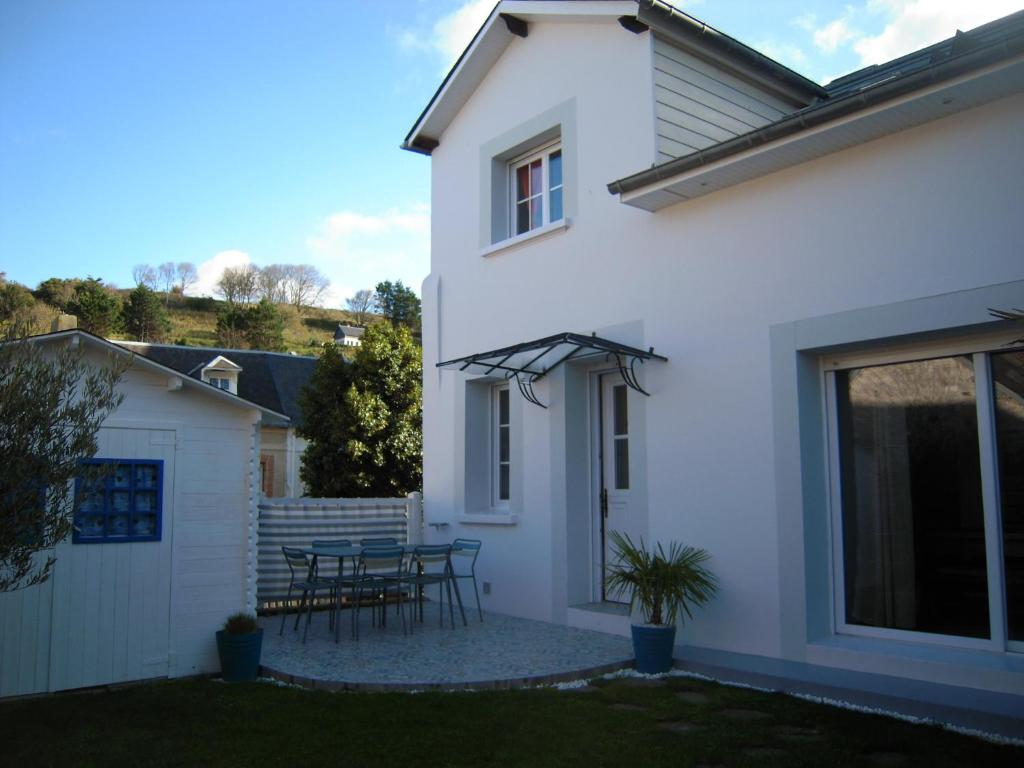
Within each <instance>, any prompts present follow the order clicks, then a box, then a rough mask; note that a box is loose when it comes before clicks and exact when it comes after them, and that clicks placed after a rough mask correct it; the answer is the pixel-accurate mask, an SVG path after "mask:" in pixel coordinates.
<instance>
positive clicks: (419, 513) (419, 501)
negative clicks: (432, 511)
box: [405, 491, 423, 544]
mask: <svg viewBox="0 0 1024 768" xmlns="http://www.w3.org/2000/svg"><path fill="white" fill-rule="evenodd" d="M405 519H406V531H405V535H406V539H407V540H408V542H409V543H410V544H422V543H423V495H422V494H421V493H419V491H413V492H412V493H410V494H409V495H408V496H406V502H405Z"/></svg>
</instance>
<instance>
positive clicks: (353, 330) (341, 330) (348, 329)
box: [334, 323, 366, 341]
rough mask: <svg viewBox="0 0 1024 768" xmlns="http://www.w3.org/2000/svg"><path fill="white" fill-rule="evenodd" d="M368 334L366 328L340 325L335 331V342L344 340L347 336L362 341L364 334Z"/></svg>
mask: <svg viewBox="0 0 1024 768" xmlns="http://www.w3.org/2000/svg"><path fill="white" fill-rule="evenodd" d="M364 333H366V329H365V328H360V327H359V326H356V325H343V324H342V323H338V327H337V329H336V330H335V331H334V340H335V341H337V340H338V339H344V338H345V337H346V336H348V337H350V338H353V339H361V338H362V337H363V334H364Z"/></svg>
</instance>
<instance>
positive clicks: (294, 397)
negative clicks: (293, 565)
mask: <svg viewBox="0 0 1024 768" xmlns="http://www.w3.org/2000/svg"><path fill="white" fill-rule="evenodd" d="M114 343H115V344H118V345H120V346H122V347H125V348H126V349H129V350H131V351H132V352H135V353H136V354H139V355H145V356H146V357H148V358H150V359H151V360H155V361H156V362H158V363H161V364H163V365H166V366H168V367H170V368H174V369H175V370H178V371H181V372H182V373H184V374H186V375H188V376H190V377H192V378H194V379H199V380H201V381H205V382H206V383H207V384H212V385H213V386H215V387H219V388H220V389H223V390H225V391H227V392H231V393H232V394H234V395H238V396H239V397H242V398H243V399H245V400H251V401H252V402H254V403H258V404H259V405H262V406H263V407H265V408H267V409H268V410H270V411H275V412H277V413H281V414H284V418H277V417H267V418H265V419H264V420H263V421H262V422H261V425H260V489H261V490H262V492H263V495H264V496H266V497H267V498H279V497H286V498H294V497H297V496H302V495H303V494H304V493H305V486H304V485H303V483H302V480H301V478H300V477H299V469H300V467H301V465H302V454H303V452H304V451H305V450H306V446H307V445H308V442H307V441H306V439H305V438H303V437H300V436H299V434H298V429H299V428H300V427H301V426H302V409H301V408H300V407H299V394H300V392H301V391H302V388H303V387H304V386H306V383H307V382H308V381H309V379H310V377H311V376H312V375H313V370H314V369H315V368H316V361H317V358H315V357H307V356H305V355H292V354H287V353H283V352H264V351H263V350H256V349H213V348H209V347H188V346H183V345H179V344H150V343H148V342H141V341H120V340H118V341H115V342H114Z"/></svg>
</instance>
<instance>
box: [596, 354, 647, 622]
mask: <svg viewBox="0 0 1024 768" xmlns="http://www.w3.org/2000/svg"><path fill="white" fill-rule="evenodd" d="M598 391H599V393H600V394H599V399H600V414H601V418H600V425H599V426H600V429H599V432H600V451H599V459H598V463H599V469H600V471H599V476H600V500H599V501H600V503H599V504H598V510H599V511H598V514H599V515H600V518H601V519H600V520H599V523H600V529H601V563H602V569H601V570H602V574H606V567H607V565H609V564H611V563H613V562H614V558H613V555H612V547H611V538H610V537H609V535H608V534H609V532H611V531H618V532H619V533H624V534H627V535H628V536H629V537H630V538H631V539H632V540H633V542H634V543H635V544H637V545H638V546H639V544H640V537H641V536H642V535H643V521H642V520H641V516H640V515H639V514H638V510H637V509H636V503H635V499H636V497H637V493H636V486H637V482H638V481H639V480H640V478H641V475H642V473H640V472H638V471H636V470H637V468H636V466H635V463H634V462H633V460H632V458H631V457H633V456H634V455H635V453H636V452H635V451H633V450H630V449H631V448H632V447H634V446H632V445H631V444H630V440H631V438H630V435H631V431H630V428H631V424H630V411H631V410H633V409H632V408H631V405H632V404H633V403H634V402H635V399H636V398H637V397H642V395H640V394H639V393H637V392H636V391H635V390H633V389H630V388H629V387H627V386H626V384H625V383H624V382H623V380H622V376H621V375H619V373H618V372H615V373H605V374H601V376H600V381H599V385H598ZM602 581H603V577H602ZM602 599H603V600H606V601H609V602H629V596H628V595H624V594H621V593H619V592H614V591H612V590H609V589H607V588H605V587H604V586H603V584H602Z"/></svg>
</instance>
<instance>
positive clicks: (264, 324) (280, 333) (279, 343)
mask: <svg viewBox="0 0 1024 768" xmlns="http://www.w3.org/2000/svg"><path fill="white" fill-rule="evenodd" d="M246 313H247V314H248V317H247V319H246V328H245V341H246V343H247V344H248V345H249V348H250V349H266V350H269V351H270V352H280V351H281V350H283V349H284V320H283V319H282V318H281V313H280V312H278V310H277V307H275V306H274V305H273V304H272V303H271V302H270V301H268V300H267V299H265V298H264V299H260V303H259V304H256V305H255V306H252V307H248V308H247V309H246Z"/></svg>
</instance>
